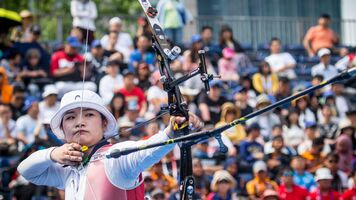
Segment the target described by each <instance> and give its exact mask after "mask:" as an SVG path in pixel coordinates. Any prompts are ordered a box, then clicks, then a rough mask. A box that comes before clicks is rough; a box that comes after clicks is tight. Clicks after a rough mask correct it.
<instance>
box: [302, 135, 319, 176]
mask: <svg viewBox="0 0 356 200" xmlns="http://www.w3.org/2000/svg"><path fill="white" fill-rule="evenodd" d="M323 148H324V140H323V139H322V138H314V139H313V141H312V146H311V148H310V149H308V150H307V151H305V152H303V153H302V154H301V156H302V157H303V158H305V160H306V161H307V169H308V171H309V172H311V173H314V172H315V171H316V170H317V169H318V168H320V167H321V166H322V163H323V161H324V159H325V155H324V154H322V151H323Z"/></svg>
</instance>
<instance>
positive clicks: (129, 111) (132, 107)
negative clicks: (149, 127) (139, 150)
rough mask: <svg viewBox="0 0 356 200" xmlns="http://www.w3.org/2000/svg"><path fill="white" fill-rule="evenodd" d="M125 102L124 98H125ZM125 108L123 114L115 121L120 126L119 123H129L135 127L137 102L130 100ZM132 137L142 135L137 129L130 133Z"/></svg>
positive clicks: (137, 118) (137, 110) (137, 115)
mask: <svg viewBox="0 0 356 200" xmlns="http://www.w3.org/2000/svg"><path fill="white" fill-rule="evenodd" d="M125 100H126V97H125ZM126 105H127V106H125V108H126V109H125V114H124V115H123V116H122V117H120V118H118V119H117V121H118V123H119V124H120V123H121V122H123V123H126V122H130V123H131V124H133V125H136V124H137V123H138V121H139V111H140V110H139V108H140V107H139V104H138V102H137V100H134V99H131V100H129V101H127V102H126ZM131 132H132V134H133V135H135V136H138V135H141V134H142V131H141V130H139V129H134V130H132V131H131Z"/></svg>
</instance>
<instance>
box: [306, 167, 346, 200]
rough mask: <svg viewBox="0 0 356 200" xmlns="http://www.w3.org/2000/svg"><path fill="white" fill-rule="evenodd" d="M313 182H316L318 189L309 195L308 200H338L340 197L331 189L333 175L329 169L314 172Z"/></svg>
mask: <svg viewBox="0 0 356 200" xmlns="http://www.w3.org/2000/svg"><path fill="white" fill-rule="evenodd" d="M315 174H316V175H315V180H316V181H317V182H318V188H317V189H316V190H315V191H313V192H312V193H310V195H309V200H338V199H339V198H340V195H339V193H338V192H336V191H335V190H333V189H332V185H331V182H332V180H333V175H331V172H330V169H328V168H320V169H318V170H316V173H315Z"/></svg>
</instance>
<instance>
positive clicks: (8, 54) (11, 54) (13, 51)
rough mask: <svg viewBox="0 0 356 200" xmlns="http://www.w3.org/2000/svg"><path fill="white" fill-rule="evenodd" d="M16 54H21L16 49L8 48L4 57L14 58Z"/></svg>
mask: <svg viewBox="0 0 356 200" xmlns="http://www.w3.org/2000/svg"><path fill="white" fill-rule="evenodd" d="M18 55H20V56H21V54H20V52H19V51H18V50H17V49H15V48H10V49H8V50H7V51H6V52H5V54H4V58H6V59H15V58H16V56H18Z"/></svg>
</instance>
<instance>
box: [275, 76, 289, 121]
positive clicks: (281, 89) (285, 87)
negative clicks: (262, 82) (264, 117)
mask: <svg viewBox="0 0 356 200" xmlns="http://www.w3.org/2000/svg"><path fill="white" fill-rule="evenodd" d="M278 82H279V84H278V92H277V93H276V95H275V97H276V101H280V100H282V99H284V98H287V97H289V96H291V95H292V94H291V91H292V89H291V83H290V82H291V81H290V79H289V78H287V77H280V78H278ZM290 107H291V104H290V103H286V104H284V105H282V106H280V109H282V110H281V114H282V115H283V117H286V116H287V113H288V109H289V108H290Z"/></svg>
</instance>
